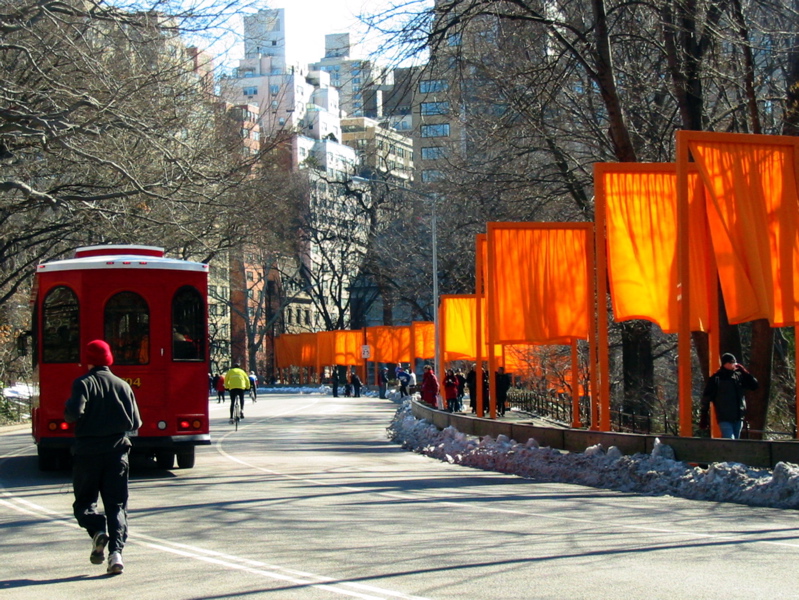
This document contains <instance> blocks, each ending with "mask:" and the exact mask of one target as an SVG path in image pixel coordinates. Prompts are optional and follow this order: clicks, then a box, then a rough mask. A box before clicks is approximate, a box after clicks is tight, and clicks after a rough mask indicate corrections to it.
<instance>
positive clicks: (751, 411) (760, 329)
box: [746, 319, 774, 439]
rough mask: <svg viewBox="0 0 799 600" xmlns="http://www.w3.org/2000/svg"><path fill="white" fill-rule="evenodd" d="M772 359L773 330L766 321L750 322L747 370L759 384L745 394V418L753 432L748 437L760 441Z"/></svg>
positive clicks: (766, 410)
mask: <svg viewBox="0 0 799 600" xmlns="http://www.w3.org/2000/svg"><path fill="white" fill-rule="evenodd" d="M773 357H774V329H772V327H771V324H770V323H769V322H768V321H767V320H766V319H758V320H757V321H752V349H751V352H750V358H749V365H748V368H749V370H750V371H751V372H752V375H754V376H755V378H757V381H758V383H759V384H760V385H759V386H758V388H757V389H756V390H754V391H750V392H747V393H746V405H747V407H746V418H747V420H748V421H749V428H750V430H752V431H753V433H750V435H749V437H750V438H754V439H761V438H762V437H763V436H762V433H760V432H762V431H764V430H765V429H766V418H767V416H768V403H769V396H770V395H771V365H772V359H773Z"/></svg>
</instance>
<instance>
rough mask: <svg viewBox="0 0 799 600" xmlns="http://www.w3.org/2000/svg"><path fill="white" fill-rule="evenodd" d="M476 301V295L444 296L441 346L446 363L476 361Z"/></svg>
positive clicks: (442, 300) (441, 312)
mask: <svg viewBox="0 0 799 600" xmlns="http://www.w3.org/2000/svg"><path fill="white" fill-rule="evenodd" d="M476 304H477V303H476V301H475V297H474V295H442V296H441V298H440V307H441V308H440V314H441V315H442V319H441V321H440V324H439V326H440V327H441V346H442V355H443V357H444V362H451V361H453V360H474V358H475V348H476V341H475V331H476V316H475V307H476Z"/></svg>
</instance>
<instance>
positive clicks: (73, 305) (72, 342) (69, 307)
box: [42, 285, 80, 363]
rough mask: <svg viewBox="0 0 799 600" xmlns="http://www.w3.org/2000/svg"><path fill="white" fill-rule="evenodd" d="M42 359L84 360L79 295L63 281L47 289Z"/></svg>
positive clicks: (43, 305) (63, 361)
mask: <svg viewBox="0 0 799 600" xmlns="http://www.w3.org/2000/svg"><path fill="white" fill-rule="evenodd" d="M42 331H43V336H42V361H43V362H46V363H76V362H80V320H79V310H78V297H77V296H76V295H75V292H73V291H72V290H71V289H69V288H68V287H66V286H63V285H60V286H58V287H54V288H53V289H52V290H50V291H49V292H48V293H47V296H46V297H45V299H44V302H43V303H42Z"/></svg>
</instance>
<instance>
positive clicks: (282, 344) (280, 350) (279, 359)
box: [275, 334, 291, 369]
mask: <svg viewBox="0 0 799 600" xmlns="http://www.w3.org/2000/svg"><path fill="white" fill-rule="evenodd" d="M286 337H287V336H286V334H283V335H279V336H277V337H276V338H275V365H276V366H277V368H278V369H285V368H287V367H288V366H289V365H290V364H291V363H290V362H288V361H289V350H288V345H287V344H286Z"/></svg>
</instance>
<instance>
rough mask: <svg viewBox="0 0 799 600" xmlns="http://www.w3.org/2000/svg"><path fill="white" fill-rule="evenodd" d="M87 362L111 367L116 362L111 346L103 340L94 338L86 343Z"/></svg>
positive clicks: (97, 365)
mask: <svg viewBox="0 0 799 600" xmlns="http://www.w3.org/2000/svg"><path fill="white" fill-rule="evenodd" d="M86 362H87V363H88V364H90V365H94V366H95V367H110V366H111V365H113V364H114V355H113V354H111V347H110V346H109V345H108V344H106V343H105V342H104V341H103V340H93V341H91V342H89V343H88V344H86Z"/></svg>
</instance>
